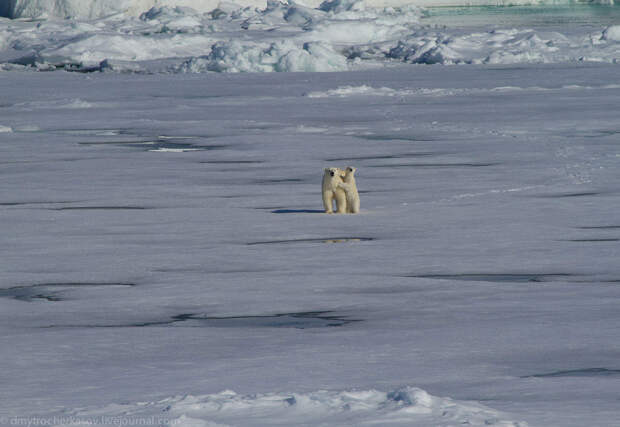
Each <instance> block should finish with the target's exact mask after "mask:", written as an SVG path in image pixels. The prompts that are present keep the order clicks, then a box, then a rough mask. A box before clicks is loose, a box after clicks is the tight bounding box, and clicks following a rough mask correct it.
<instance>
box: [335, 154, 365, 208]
mask: <svg viewBox="0 0 620 427" xmlns="http://www.w3.org/2000/svg"><path fill="white" fill-rule="evenodd" d="M356 170H357V168H354V167H352V166H347V168H346V169H345V175H344V182H343V183H341V184H338V187H340V188H342V189H343V190H344V191H345V193H346V199H347V213H354V214H356V213H359V211H360V195H359V193H358V192H357V184H356V182H355V171H356Z"/></svg>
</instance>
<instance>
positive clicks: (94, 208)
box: [50, 206, 151, 211]
mask: <svg viewBox="0 0 620 427" xmlns="http://www.w3.org/2000/svg"><path fill="white" fill-rule="evenodd" d="M146 209H151V208H145V207H143V206H64V207H61V208H50V210H53V211H100V210H103V211H119V210H146Z"/></svg>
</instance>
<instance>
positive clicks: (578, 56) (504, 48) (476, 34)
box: [0, 0, 620, 73]
mask: <svg viewBox="0 0 620 427" xmlns="http://www.w3.org/2000/svg"><path fill="white" fill-rule="evenodd" d="M41 1H42V0H41ZM168 3H169V2H168ZM168 3H167V2H163V3H162V2H159V3H157V5H156V6H153V7H151V8H150V9H149V8H148V6H149V5H150V3H149V2H147V1H146V0H145V1H144V2H141V3H139V5H142V6H143V7H138V3H135V4H134V3H131V7H129V6H128V7H127V8H123V9H122V11H120V12H119V11H116V9H114V8H115V7H117V6H118V5H117V3H113V2H105V1H103V0H102V2H101V3H81V2H76V5H81V6H80V7H82V8H83V10H82V9H79V8H78V9H79V10H78V9H71V8H69V6H66V5H64V3H54V4H56V5H60V4H63V5H64V6H63V8H65V6H66V11H65V12H63V13H61V14H60V15H68V16H77V17H86V18H79V19H67V20H58V19H43V20H37V21H34V22H27V21H23V20H7V19H0V70H3V69H4V70H40V71H49V70H56V69H65V70H71V71H82V72H89V71H106V72H129V73H140V72H142V73H152V72H158V73H203V72H273V71H276V72H278V71H279V72H283V71H284V72H293V71H307V72H315V71H323V72H325V71H347V70H357V69H367V68H373V67H377V66H385V65H389V64H394V63H413V64H515V63H561V62H608V63H617V62H618V61H620V30H619V28H620V26H618V25H610V26H607V27H606V28H605V27H602V28H586V29H585V30H584V29H582V28H577V30H574V29H573V30H571V31H570V32H566V30H565V29H562V30H561V31H558V30H557V29H555V28H549V29H546V28H527V27H522V26H518V27H515V28H490V29H489V28H473V29H472V28H470V29H466V30H463V29H459V28H450V27H437V26H433V25H429V24H428V22H432V21H428V19H427V18H426V17H425V12H424V10H423V9H420V8H419V7H416V6H412V5H402V6H399V7H383V6H377V4H376V3H373V2H372V1H370V0H368V1H364V0H331V1H329V0H327V1H325V2H323V3H321V4H319V5H318V6H317V7H309V6H304V5H302V4H301V3H296V2H294V1H290V2H289V3H280V2H278V1H269V2H268V3H267V4H266V5H265V6H262V7H256V6H251V7H250V6H244V5H243V3H242V4H233V3H219V4H210V5H208V4H207V3H205V2H200V3H199V2H194V3H192V2H190V1H189V0H187V1H186V2H185V3H183V4H185V5H186V6H174V7H172V6H167V5H166V4H168ZM20 4H21V3H19V2H17V3H15V7H18V6H19V5H20ZM36 4H39V3H37V2H30V3H24V5H23V10H24V11H25V10H30V9H28V8H35V5H36ZM41 4H42V3H41ZM46 4H47V3H46ZM119 4H125V3H124V2H121V3H119ZM127 4H129V3H127ZM162 4H163V5H162ZM170 4H172V3H170ZM175 4H176V3H175ZM106 5H108V6H109V7H112V6H111V5H117V6H114V8H112V9H109V8H107V7H108V6H106ZM26 6H27V7H26ZM189 6H192V7H189ZM58 7H60V6H58ZM76 7H77V6H76ZM119 7H120V6H119ZM20 10H21V9H20ZM33 10H34V9H33ZM63 10H65V9H63ZM138 10H142V13H139V14H137V16H135V15H136V13H134V12H136V11H138ZM104 11H105V13H104ZM115 11H116V12H117V13H113V12H115ZM132 11H133V12H132ZM74 12H75V13H74ZM24 13H25V12H24ZM41 13H42V16H55V15H58V13H56V12H54V13H52V12H50V13H47V12H46V13H43V12H41ZM31 15H33V16H34V15H36V13H34V12H32V13H31ZM100 15H105V16H104V17H101V18H97V19H90V18H93V17H97V16H100ZM20 16H21V15H20ZM584 28H585V27H584Z"/></svg>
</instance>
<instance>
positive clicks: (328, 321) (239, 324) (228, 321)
mask: <svg viewBox="0 0 620 427" xmlns="http://www.w3.org/2000/svg"><path fill="white" fill-rule="evenodd" d="M331 313H332V312H331V311H307V312H299V313H280V314H271V315H247V316H246V315H243V316H226V317H220V316H206V315H201V314H191V313H189V314H179V315H176V316H172V317H171V318H169V319H166V320H159V321H152V322H136V323H129V324H118V325H113V324H107V325H105V324H104V325H101V324H90V325H88V324H87V325H50V326H46V328H143V327H151V326H173V327H194V328H200V327H215V328H294V329H312V328H328V327H339V326H345V325H348V324H350V323H353V322H361V321H362V320H361V319H350V318H348V317H347V316H337V315H333V314H331Z"/></svg>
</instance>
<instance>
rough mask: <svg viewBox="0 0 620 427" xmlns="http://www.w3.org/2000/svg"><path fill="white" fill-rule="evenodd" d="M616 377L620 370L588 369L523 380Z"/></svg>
mask: <svg viewBox="0 0 620 427" xmlns="http://www.w3.org/2000/svg"><path fill="white" fill-rule="evenodd" d="M615 375H620V369H607V368H586V369H573V370H569V371H556V372H549V373H545V374H534V375H526V376H522V377H521V378H565V377H611V376H615Z"/></svg>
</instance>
